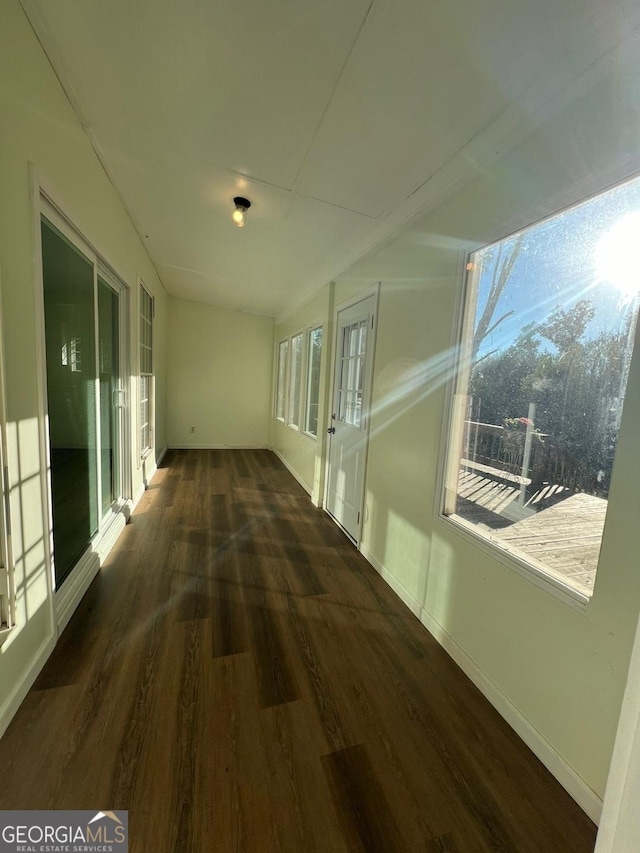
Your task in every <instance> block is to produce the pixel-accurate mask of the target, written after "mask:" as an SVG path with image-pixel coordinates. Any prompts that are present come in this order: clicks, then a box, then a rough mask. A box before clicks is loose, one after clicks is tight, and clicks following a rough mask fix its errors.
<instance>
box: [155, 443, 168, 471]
mask: <svg viewBox="0 0 640 853" xmlns="http://www.w3.org/2000/svg"><path fill="white" fill-rule="evenodd" d="M168 449H169V446H168V445H167V444H165V446H164V447H163V448H162V450H161V451H160V456H158V458H157V459H156V471H157V470H158V468H159V467H160V463H161V462H162V460H163V459H164V457H165V454H166V452H167V450H168Z"/></svg>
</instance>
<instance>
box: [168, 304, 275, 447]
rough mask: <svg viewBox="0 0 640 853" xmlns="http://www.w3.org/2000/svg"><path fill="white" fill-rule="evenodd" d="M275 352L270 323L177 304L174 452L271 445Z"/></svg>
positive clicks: (171, 419) (171, 389) (172, 373)
mask: <svg viewBox="0 0 640 853" xmlns="http://www.w3.org/2000/svg"><path fill="white" fill-rule="evenodd" d="M272 349H273V320H272V319H271V318H269V317H259V316H257V315H255V314H245V313H242V312H240V311H232V310H230V309H228V308H217V307H216V306H214V305H204V304H202V303H200V302H190V301H187V300H185V299H174V298H171V299H170V302H169V349H168V357H169V367H168V395H169V408H168V432H169V446H170V447H267V446H268V444H269V409H270V405H271V403H270V401H271V365H272ZM191 426H194V427H195V432H194V433H191V432H190V431H189V427H191Z"/></svg>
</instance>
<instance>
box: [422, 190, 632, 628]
mask: <svg viewBox="0 0 640 853" xmlns="http://www.w3.org/2000/svg"><path fill="white" fill-rule="evenodd" d="M624 183H627V181H624V182H622V183H621V184H618V185H617V186H622V185H623V184H624ZM615 186H616V185H614V186H608V187H604V188H599V189H598V190H597V191H596V192H594V193H593V194H590V195H588V196H586V197H582V198H580V199H578V200H577V201H574V202H573V203H570V204H567V205H564V206H562V207H560V208H558V209H555V210H553V211H551V212H549V213H548V214H547V215H546V216H544V217H542V218H540V219H537V220H535V221H533V222H530V223H528V224H525V225H521V226H520V227H518V228H517V230H514V231H512V232H509V233H507V234H503V235H500V236H497V237H495V238H494V239H491V240H487V241H483V242H482V243H475V244H471V245H467V247H466V248H465V249H463V250H461V251H460V252H459V255H458V271H457V274H456V280H457V282H458V287H457V293H456V301H455V306H454V315H453V316H454V322H453V324H452V332H451V348H450V354H451V357H450V377H451V378H450V379H449V381H448V382H447V384H446V388H445V400H444V417H443V420H442V429H441V438H440V452H439V460H438V475H437V484H436V490H435V500H434V516H435V518H436V520H437V521H438V522H439V523H440V524H442V525H443V526H445V527H446V528H448V529H449V530H450V531H451V532H452V533H454V534H455V535H456V536H458V537H459V538H461V539H463V540H465V541H466V542H468V543H469V544H471V545H472V546H474V547H476V548H478V549H479V550H480V551H482V552H483V553H485V554H486V555H488V556H490V557H491V558H492V559H493V560H495V561H496V562H498V563H500V564H501V565H503V566H505V567H507V568H509V569H511V570H512V571H514V572H515V573H516V574H518V575H520V576H521V577H523V578H524V579H526V580H527V581H529V582H530V583H532V584H533V585H534V586H536V587H538V588H540V589H542V590H544V591H545V592H547V593H549V594H550V595H552V596H553V597H554V598H556V599H558V600H560V601H561V602H563V603H564V604H566V605H568V606H569V607H570V608H572V609H573V610H575V611H577V612H578V613H580V614H582V615H584V614H586V612H587V610H588V607H589V605H590V603H591V601H592V600H593V590H592V591H591V592H590V593H589V594H587V593H584V592H582V591H581V590H578V589H576V588H575V587H573V586H571V585H569V584H568V583H564V582H563V581H562V580H561V579H559V578H557V577H556V576H555V575H554V574H551V572H550V571H549V567H548V566H546V565H545V564H544V563H542V562H540V561H539V560H537V559H536V558H535V557H533V556H531V555H523V554H522V553H520V552H517V551H515V550H514V549H513V548H512V547H511V546H510V545H509V544H508V543H506V542H504V541H502V540H500V539H498V538H497V537H492V536H491V535H490V533H487V532H481V531H480V530H479V529H478V528H477V526H476V525H475V524H473V523H472V522H470V521H468V520H466V519H465V518H463V517H462V516H460V515H457V514H456V513H455V499H456V497H457V490H456V488H455V484H456V483H457V471H458V470H459V465H460V458H461V453H460V449H461V444H462V440H463V423H464V419H465V411H464V410H465V409H466V402H467V398H468V393H467V389H468V384H469V378H470V374H471V347H472V335H473V329H474V322H475V317H474V311H473V309H474V307H475V303H476V299H475V291H476V288H477V286H478V282H477V281H475V280H474V273H475V272H476V271H475V269H474V264H473V256H474V254H475V253H476V252H478V251H480V250H484V249H488V248H491V247H492V246H496V245H497V244H499V243H503V242H506V241H507V240H509V239H510V238H512V237H515V236H516V235H517V234H520V233H523V232H527V231H530V230H532V229H534V228H536V227H537V226H539V225H542V224H543V223H545V222H547V221H549V220H550V219H553V218H555V217H558V216H562V215H563V214H565V213H568V212H569V211H571V210H572V209H574V208H576V207H579V206H581V205H583V204H585V203H587V202H589V201H590V200H592V199H595V198H597V197H598V196H600V195H604V194H605V193H607V192H609V191H611V190H612V189H615ZM639 341H640V318H639V319H638V322H637V327H636V332H635V342H634V345H633V350H632V353H631V358H632V359H635V358H638V352H637V350H638V346H639ZM623 406H624V402H623ZM605 529H606V526H605ZM603 536H604V533H603ZM601 543H602V540H601Z"/></svg>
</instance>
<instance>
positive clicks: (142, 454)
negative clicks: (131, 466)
mask: <svg viewBox="0 0 640 853" xmlns="http://www.w3.org/2000/svg"><path fill="white" fill-rule="evenodd" d="M137 285H138V291H137V308H138V310H137V312H136V317H137V324H136V325H137V334H136V343H137V346H136V351H137V357H138V376H137V393H136V404H137V405H136V408H137V418H136V423H137V425H138V430H137V431H138V441H137V443H138V460H139V465H140V464H142V462H144V461H145V459H147V458H148V457H149V456H150V455H151V453H152V452H153V448H154V442H155V404H154V399H155V372H154V364H153V352H154V340H153V326H154V320H155V313H156V302H155V297H154V295H153V293H151V290H150V289H149V288H148V287H147V285H146V284H145V282H144V280H143V279H142V277H141V276H138V277H137ZM141 289H144V291H145V293H146V294H147V295H148V296H149V298H150V300H151V373H150V374H148V373H145V376H150V381H149V443H148V445H147V446H146V447H143V446H142V413H141V411H140V408H141V402H142V359H141V355H140V353H141V348H142V340H141V335H140V320H141V317H142V300H141V296H142V293H141Z"/></svg>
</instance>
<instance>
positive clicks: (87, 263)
mask: <svg viewBox="0 0 640 853" xmlns="http://www.w3.org/2000/svg"><path fill="white" fill-rule="evenodd" d="M41 231H42V267H43V286H44V315H45V339H46V362H47V364H46V372H47V400H48V415H49V447H50V461H51V474H50V476H51V505H52V516H53V551H54V565H55V583H56V588H57V589H59V588H60V586H61V584H62V583H63V582H64V580H65V579H66V578H67V577H68V576H69V574H70V573H71V571H72V570H73V568H74V566H75V565H76V564H77V563H78V561H79V560H80V559H81V557H82V556H83V554H84V553H85V552H86V551H87V549H88V547H89V545H90V544H91V542H92V540H94V537H96V535H98V534H99V531H100V529H101V527H102V526H103V525H104V523H105V521H106V520H107V519H108V518H109V516H110V515H112V510H113V508H114V506H115V505H117V503H118V500H119V498H120V497H121V489H122V484H121V467H120V466H121V445H122V423H121V416H120V397H121V395H122V391H121V388H122V387H123V385H122V377H121V358H120V332H121V320H120V317H121V313H120V312H121V308H120V299H121V293H120V290H119V288H118V286H117V283H114V284H112V283H110V282H109V281H108V280H107V278H108V277H107V275H103V274H101V273H100V272H99V261H98V260H97V258H96V257H95V256H93V255H92V253H91V251H90V250H86V249H85V247H84V246H82V244H81V241H80V240H78V242H76V241H75V240H73V239H72V236H73V235H70V234H69V233H63V231H62V230H61V229H60V228H58V227H56V225H54V224H53V223H52V222H51V221H49V219H47V218H46V217H45V216H43V217H42V220H41Z"/></svg>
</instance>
